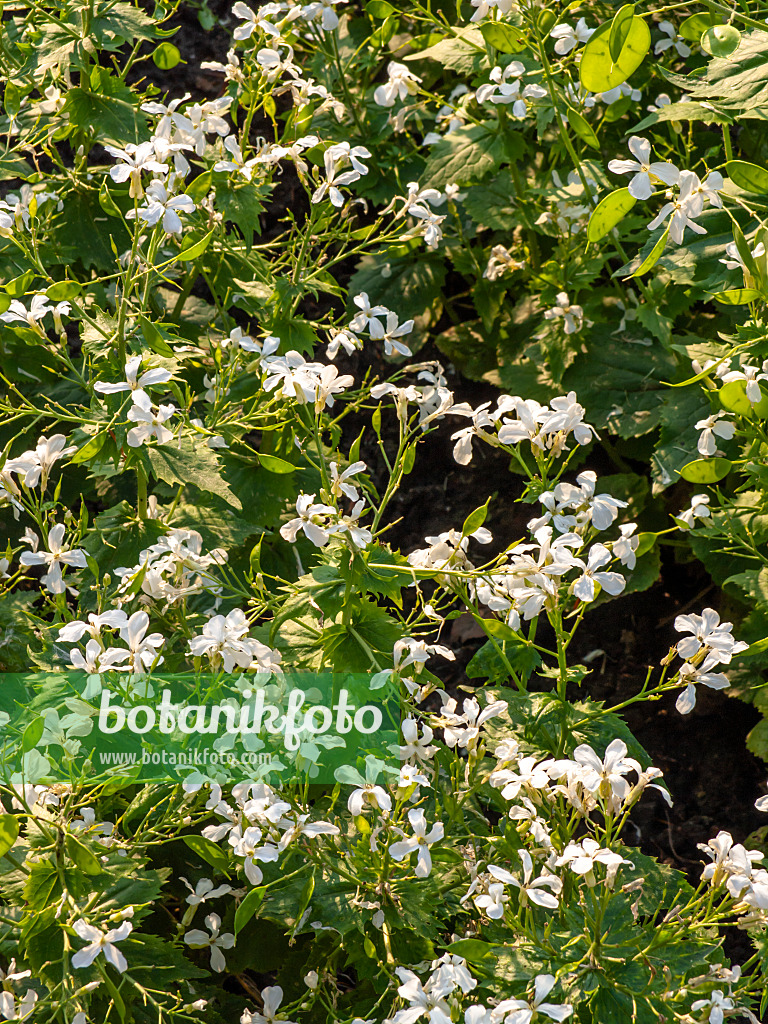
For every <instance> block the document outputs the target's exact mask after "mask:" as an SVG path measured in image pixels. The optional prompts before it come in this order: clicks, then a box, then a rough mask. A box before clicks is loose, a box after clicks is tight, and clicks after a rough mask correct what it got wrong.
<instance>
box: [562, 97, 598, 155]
mask: <svg viewBox="0 0 768 1024" xmlns="http://www.w3.org/2000/svg"><path fill="white" fill-rule="evenodd" d="M568 124H569V125H570V126H571V128H573V130H574V132H575V133H576V135H578V137H579V138H580V139H581V140H582V142H586V144H587V145H588V146H591V147H592V149H600V140H599V139H598V137H597V135H595V130H594V128H593V127H592V125H591V124H590V123H589V121H587V119H586V118H585V117H584V116H583V115H582V114H580V113H579V112H578V110H574V109H573V108H572V107H569V108H568Z"/></svg>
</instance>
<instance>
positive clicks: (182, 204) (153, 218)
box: [126, 181, 197, 235]
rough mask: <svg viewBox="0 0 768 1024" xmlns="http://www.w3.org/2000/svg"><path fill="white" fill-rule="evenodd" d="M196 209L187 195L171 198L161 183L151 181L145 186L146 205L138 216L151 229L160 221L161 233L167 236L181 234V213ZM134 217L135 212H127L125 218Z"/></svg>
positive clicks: (191, 211)
mask: <svg viewBox="0 0 768 1024" xmlns="http://www.w3.org/2000/svg"><path fill="white" fill-rule="evenodd" d="M196 209H197V207H196V206H195V204H194V202H193V201H192V199H191V198H190V197H189V196H187V195H181V196H172V195H170V194H169V193H168V190H167V189H166V187H165V185H163V183H162V182H161V181H153V182H151V183H150V184H149V185H147V191H146V203H145V205H144V206H142V207H140V208H139V210H138V216H139V217H140V219H141V220H143V221H144V222H145V223H146V224H148V225H149V227H151V228H153V227H154V226H155V225H156V224H158V223H159V222H160V220H162V222H163V231H165V232H166V234H169V235H180V234H181V228H182V224H181V218H180V217H179V211H181V212H182V213H193V212H194V211H195V210H196ZM134 216H135V211H133V210H129V211H128V213H127V214H126V217H127V218H128V219H129V220H130V219H131V218H132V217H134Z"/></svg>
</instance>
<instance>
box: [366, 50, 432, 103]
mask: <svg viewBox="0 0 768 1024" xmlns="http://www.w3.org/2000/svg"><path fill="white" fill-rule="evenodd" d="M419 82H421V79H420V78H419V77H418V76H417V75H414V74H413V72H412V71H410V70H409V68H407V67H406V66H405V64H398V63H397V61H390V62H389V64H388V65H387V81H386V83H385V84H384V85H380V86H379V87H378V88H377V89H376V90H375V92H374V94H373V100H374V103H377V104H378V105H379V106H380V107H393V106H394V105H395V100H396V99H400V100H405V99H407V98H408V97H409V96H413V95H415V93H416V92H417V91H418V87H419Z"/></svg>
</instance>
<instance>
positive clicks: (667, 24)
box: [653, 21, 691, 57]
mask: <svg viewBox="0 0 768 1024" xmlns="http://www.w3.org/2000/svg"><path fill="white" fill-rule="evenodd" d="M659 28H660V29H661V31H662V32H663V33H664V34H665V35H666V36H667V38H666V39H660V40H659V41H658V42H657V43H656V46H655V47H654V48H653V52H654V53H655V54H656V56H657V57H658V56H659V54H662V53H664V51H665V50H669V49H670V48H671V47H672V46H674V48H675V49H676V50H677V52H678V53H679V54H680V56H681V57H690V55H691V48H690V46H688V45H687V44H686V43H685V41H684V40H683V37H682V36H680V35H678V34H677V29H676V28H675V26H674V25H673V24H672V22H671V21H660V22H659Z"/></svg>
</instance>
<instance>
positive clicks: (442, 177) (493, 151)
mask: <svg viewBox="0 0 768 1024" xmlns="http://www.w3.org/2000/svg"><path fill="white" fill-rule="evenodd" d="M506 155H507V154H506V150H505V148H504V143H503V139H502V137H501V136H500V135H498V134H496V133H495V132H494V131H492V130H491V129H490V127H489V126H488V125H485V124H472V125H465V126H464V127H462V128H457V129H456V131H455V132H451V134H450V135H448V136H447V137H446V138H445V139H443V141H442V142H438V143H436V145H434V146H432V147H431V149H430V153H429V157H428V159H427V164H426V167H425V168H424V181H425V183H426V184H429V185H430V186H431V187H432V188H444V187H445V186H446V185H447V184H448V182H456V183H457V184H458V185H463V184H466V183H468V182H471V183H472V184H475V183H476V182H477V181H478V179H479V178H482V177H483V175H485V174H488V173H489V172H490V171H492V170H493V169H494V168H495V167H498V166H499V164H500V163H501V161H502V160H503V159H505V158H506Z"/></svg>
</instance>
